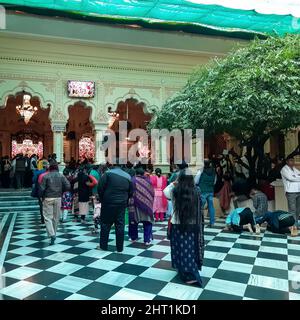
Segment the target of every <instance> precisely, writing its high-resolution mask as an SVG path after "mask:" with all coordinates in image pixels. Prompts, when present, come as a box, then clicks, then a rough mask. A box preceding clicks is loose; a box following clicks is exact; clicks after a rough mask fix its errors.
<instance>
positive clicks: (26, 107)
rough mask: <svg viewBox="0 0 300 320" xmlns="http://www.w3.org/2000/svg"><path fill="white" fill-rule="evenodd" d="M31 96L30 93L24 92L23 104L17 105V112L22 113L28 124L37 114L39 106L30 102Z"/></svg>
mask: <svg viewBox="0 0 300 320" xmlns="http://www.w3.org/2000/svg"><path fill="white" fill-rule="evenodd" d="M30 99H31V96H30V95H29V94H25V93H24V94H23V104H22V105H18V106H16V111H17V113H19V114H20V116H21V118H22V119H24V122H25V123H26V124H28V122H29V121H30V119H31V118H32V116H33V115H35V114H36V112H37V110H38V108H37V107H34V106H32V105H31V104H30Z"/></svg>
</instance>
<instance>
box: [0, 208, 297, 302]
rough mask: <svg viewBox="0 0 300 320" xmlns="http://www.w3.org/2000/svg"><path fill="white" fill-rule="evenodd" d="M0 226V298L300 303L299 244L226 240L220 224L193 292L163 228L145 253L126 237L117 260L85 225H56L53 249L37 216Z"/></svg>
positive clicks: (278, 238) (209, 233) (12, 216)
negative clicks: (172, 256) (172, 257)
mask: <svg viewBox="0 0 300 320" xmlns="http://www.w3.org/2000/svg"><path fill="white" fill-rule="evenodd" d="M0 219H1V222H0V231H1V238H0V246H1V247H2V248H1V255H0V263H1V264H0V269H1V267H3V270H2V278H1V281H2V289H0V299H38V300H40V299H48V300H55V299H58V300H64V299H66V300H86V299H112V300H114V299H117V300H122V299H130V300H138V299H150V300H151V299H183V300H187V299H191V300H194V299H244V300H246V299H281V300H284V299H300V237H297V238H290V237H289V236H284V235H276V234H271V233H269V232H268V231H266V232H264V231H263V232H262V234H261V235H258V236H257V235H251V234H249V233H246V232H244V233H242V234H235V233H227V232H224V231H222V227H223V226H224V220H222V219H219V220H218V221H217V223H216V225H215V227H214V228H205V239H206V243H207V245H206V251H205V260H204V266H203V270H202V272H201V276H202V278H203V283H204V286H203V288H198V287H193V286H188V285H185V284H183V283H182V282H181V281H180V279H178V276H177V275H176V272H175V271H174V270H173V269H172V268H171V263H170V246H169V241H167V240H166V223H165V222H164V223H157V224H155V226H154V228H153V229H154V230H153V231H154V241H153V244H152V245H151V246H150V247H148V248H145V246H144V244H143V243H142V241H139V242H137V243H134V244H132V243H130V242H129V241H128V237H127V236H126V238H125V239H126V241H125V249H124V252H123V253H122V254H120V253H116V252H114V250H115V246H114V245H115V241H114V239H115V234H114V233H113V232H112V233H111V235H110V249H111V252H103V251H100V250H97V249H96V246H97V244H98V236H97V235H93V234H92V233H91V225H90V226H86V225H81V224H79V223H74V222H72V221H69V222H67V223H65V224H62V225H60V227H59V232H58V237H57V241H56V242H57V244H55V245H54V246H48V239H47V237H46V232H45V229H44V228H42V227H41V226H40V224H39V215H38V214H37V213H34V212H23V213H18V214H16V213H4V214H2V215H0ZM70 219H71V218H70ZM141 231H142V230H140V232H141ZM140 236H141V240H142V233H140ZM0 284H1V283H0ZM0 288H1V287H0Z"/></svg>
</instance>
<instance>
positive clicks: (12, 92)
mask: <svg viewBox="0 0 300 320" xmlns="http://www.w3.org/2000/svg"><path fill="white" fill-rule="evenodd" d="M23 91H25V92H27V93H29V94H30V95H31V96H32V97H37V98H38V99H39V101H40V107H41V109H44V110H45V109H48V108H49V107H50V115H51V112H52V111H53V106H54V104H55V102H54V99H49V98H45V97H44V96H43V95H42V94H41V93H40V92H37V91H35V90H34V89H33V87H31V86H28V85H27V84H26V85H23V84H19V85H17V86H16V87H14V88H13V89H9V90H6V91H5V92H3V93H2V98H0V109H4V108H6V105H7V100H8V99H9V98H11V97H13V98H15V97H16V96H17V95H18V94H21V93H23ZM53 98H54V97H53ZM50 115H49V117H50V118H51V116H50Z"/></svg>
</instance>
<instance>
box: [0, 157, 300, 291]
mask: <svg viewBox="0 0 300 320" xmlns="http://www.w3.org/2000/svg"><path fill="white" fill-rule="evenodd" d="M266 159H267V157H266ZM243 163H246V165H245V166H243ZM248 167H249V166H248V165H247V158H246V157H242V158H239V159H235V158H233V159H232V157H230V156H229V154H228V153H226V152H224V153H223V154H222V155H220V156H218V157H216V156H212V157H211V158H210V159H206V160H205V161H204V167H203V168H201V170H199V171H198V172H197V174H196V175H193V173H192V172H191V170H190V169H189V168H188V165H187V164H186V163H185V162H182V163H181V164H179V165H176V166H174V167H173V169H172V171H171V172H170V173H169V174H168V175H164V174H162V170H161V169H160V168H156V169H155V170H153V167H152V166H146V165H142V164H137V165H136V166H134V167H133V166H132V165H119V164H118V160H116V161H115V163H114V164H112V165H109V164H105V165H99V166H96V165H93V164H92V163H90V162H89V161H87V160H85V161H83V162H81V163H78V162H76V161H75V160H74V159H72V161H70V163H69V164H68V165H67V166H66V167H65V168H64V170H63V172H62V173H60V172H59V166H58V163H57V161H56V155H55V154H53V155H50V156H49V157H48V158H47V159H46V158H42V159H39V160H38V159H37V157H36V156H35V155H33V156H31V157H26V156H23V155H17V156H16V157H15V158H14V159H12V160H10V159H8V157H4V158H3V159H2V160H1V182H2V186H3V187H5V188H7V187H9V186H15V187H16V188H22V187H25V186H26V185H27V184H26V183H27V179H29V177H30V179H31V181H30V185H31V186H32V197H36V198H37V199H38V201H39V206H40V215H41V223H42V224H44V225H45V227H46V231H47V234H48V236H49V238H50V245H53V244H55V240H56V231H57V227H58V225H59V222H61V223H64V222H65V221H66V220H67V219H68V218H69V217H70V216H71V217H72V220H73V222H74V223H81V224H87V223H89V222H88V219H87V216H88V215H89V214H90V216H92V217H93V223H92V225H93V232H97V230H100V243H99V246H98V249H99V250H109V246H108V240H109V234H110V230H111V227H112V226H113V225H114V227H115V234H116V249H117V251H118V252H122V251H123V246H124V236H125V224H126V223H125V219H126V216H127V217H128V237H129V240H130V241H131V242H135V241H137V240H138V225H139V224H140V223H141V224H142V225H143V231H144V236H143V240H144V244H145V247H147V246H149V245H151V242H152V240H153V233H152V226H153V224H154V223H155V222H161V221H164V220H167V221H168V231H167V234H166V236H167V237H168V239H170V246H171V258H172V266H173V267H174V268H175V269H177V271H178V273H179V276H180V278H181V279H182V281H184V282H185V283H187V284H198V285H200V286H201V277H200V275H199V270H201V266H202V263H203V256H204V213H203V212H204V209H205V208H206V207H207V210H208V217H209V225H208V226H209V227H214V224H215V215H216V213H215V207H214V201H215V200H216V199H217V201H219V203H220V207H221V209H222V214H223V215H224V217H225V222H226V227H225V230H232V231H235V232H241V231H242V230H247V231H249V232H256V233H260V226H261V225H262V224H265V225H266V227H267V229H268V230H270V231H271V232H276V233H286V232H290V233H291V235H292V236H295V235H297V234H298V231H297V229H298V219H299V212H300V171H298V170H297V169H296V168H295V163H294V159H293V157H290V158H288V159H287V160H286V161H285V162H283V161H282V162H280V161H278V162H277V163H274V162H273V161H272V160H271V159H270V161H266V163H265V168H264V170H265V175H264V178H262V179H260V180H259V181H257V183H256V184H255V185H254V184H253V182H250V181H249V170H248V169H247V168H248ZM278 177H280V178H282V180H283V183H284V187H285V192H286V197H287V201H288V207H289V212H285V211H273V212H270V210H269V207H268V201H270V200H273V199H274V190H273V187H272V186H271V184H270V183H271V182H272V181H274V180H275V179H276V178H278ZM246 200H247V201H249V200H250V201H252V205H253V208H254V209H250V208H249V207H248V206H243V205H242V204H243V201H246Z"/></svg>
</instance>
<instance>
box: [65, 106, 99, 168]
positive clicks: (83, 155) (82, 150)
mask: <svg viewBox="0 0 300 320" xmlns="http://www.w3.org/2000/svg"><path fill="white" fill-rule="evenodd" d="M90 117H91V108H89V107H87V106H86V104H85V103H84V102H82V101H78V102H75V103H74V105H71V106H69V120H68V122H67V126H66V132H65V137H64V152H65V161H66V162H67V163H68V162H70V161H71V160H79V161H83V160H85V159H87V160H89V161H93V160H94V159H95V144H94V135H93V128H92V125H91V121H90Z"/></svg>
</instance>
